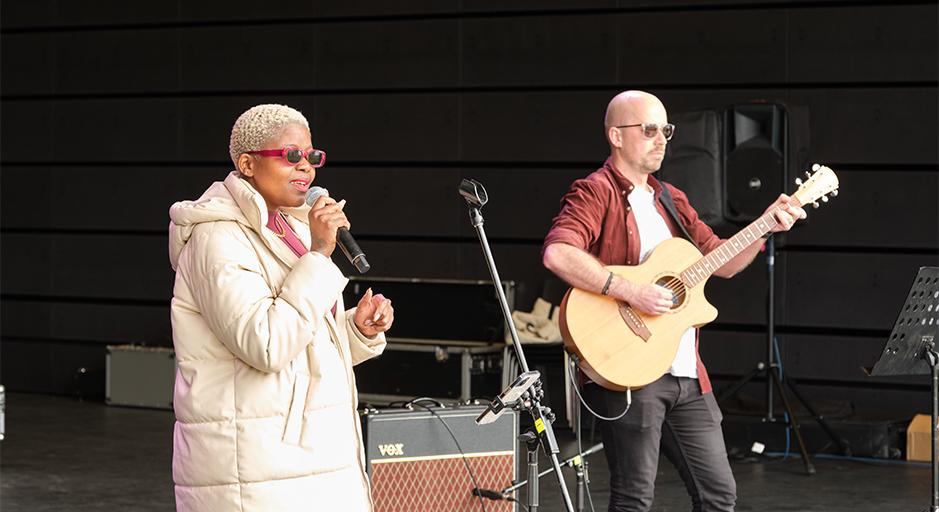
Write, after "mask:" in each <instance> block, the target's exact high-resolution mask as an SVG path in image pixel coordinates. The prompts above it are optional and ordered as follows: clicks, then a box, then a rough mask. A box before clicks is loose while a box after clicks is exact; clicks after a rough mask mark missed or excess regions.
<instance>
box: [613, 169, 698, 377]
mask: <svg viewBox="0 0 939 512" xmlns="http://www.w3.org/2000/svg"><path fill="white" fill-rule="evenodd" d="M629 206H630V207H632V210H633V215H635V216H636V225H637V226H638V227H639V263H642V262H643V261H645V260H646V258H648V257H649V253H651V252H652V249H655V247H656V246H658V245H659V244H660V243H662V242H663V241H665V240H667V239H669V238H672V233H671V231H669V230H668V224H666V223H665V219H664V218H662V215H660V214H659V211H658V210H656V209H655V194H654V192H653V191H652V190H651V189H650V188H649V186H648V185H646V186H645V187H634V188H633V191H632V192H631V193H630V194H629ZM668 373H670V374H672V375H674V376H676V377H692V378H695V379H696V378H698V358H697V355H696V353H695V329H694V327H691V328H690V329H688V330H687V331H685V333H684V334H682V335H681V342H680V343H679V345H678V353H677V354H675V359H674V360H673V361H672V367H671V368H669V369H668Z"/></svg>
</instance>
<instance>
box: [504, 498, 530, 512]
mask: <svg viewBox="0 0 939 512" xmlns="http://www.w3.org/2000/svg"><path fill="white" fill-rule="evenodd" d="M505 501H510V502H512V503H518V504H519V505H521V506H522V508H524V509H525V512H528V505H526V504H524V503H522V502H521V501H518V500H517V499H515V498H511V497H509V496H506V497H505Z"/></svg>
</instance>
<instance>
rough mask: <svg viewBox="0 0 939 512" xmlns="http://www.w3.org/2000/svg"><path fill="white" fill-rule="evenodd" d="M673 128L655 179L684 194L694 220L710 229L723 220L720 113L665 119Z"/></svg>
mask: <svg viewBox="0 0 939 512" xmlns="http://www.w3.org/2000/svg"><path fill="white" fill-rule="evenodd" d="M669 121H670V122H671V123H673V124H674V125H675V127H676V129H675V135H674V136H673V137H672V140H671V141H669V143H668V146H666V152H667V153H666V158H665V162H664V163H663V164H662V168H661V169H660V170H659V171H658V172H657V173H656V177H657V178H658V179H661V180H662V181H667V182H669V183H671V184H672V185H675V186H676V187H678V188H679V189H681V190H682V191H683V192H684V193H685V194H687V195H688V200H689V201H690V202H691V205H692V206H694V208H695V210H697V212H698V217H700V218H701V220H702V221H704V223H705V224H707V225H709V226H711V227H718V226H723V225H726V220H725V218H724V144H723V133H722V127H723V114H722V112H721V111H720V110H717V109H702V110H692V111H690V112H682V113H679V114H677V115H674V116H670V117H669Z"/></svg>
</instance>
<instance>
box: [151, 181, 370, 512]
mask: <svg viewBox="0 0 939 512" xmlns="http://www.w3.org/2000/svg"><path fill="white" fill-rule="evenodd" d="M308 209H309V207H306V206H304V207H300V208H296V209H292V210H286V211H285V213H287V214H288V217H289V221H290V223H291V226H292V227H293V228H294V231H295V232H296V233H297V234H298V235H299V236H300V239H301V240H303V242H304V244H305V245H306V246H307V247H309V242H310V240H309V236H310V234H309V227H308V225H307V223H306V222H307V220H306V219H307V212H308ZM170 218H171V219H172V221H171V223H170V232H169V240H170V244H169V245H170V261H171V263H172V265H173V268H174V269H175V270H176V284H175V287H174V290H173V303H172V307H171V315H172V323H173V343H174V344H175V347H176V360H177V363H178V365H179V371H178V373H177V375H176V390H175V397H174V402H173V405H174V408H175V410H176V420H177V421H176V429H175V433H174V442H173V445H174V451H173V480H174V481H175V483H176V508H177V510H179V511H211V512H224V511H239V512H241V511H293V510H304V511H309V510H343V511H360V510H371V498H370V494H369V489H368V480H367V477H366V474H365V470H364V468H365V462H364V455H363V451H362V433H361V429H360V426H359V421H358V417H357V414H356V407H357V405H358V402H357V399H356V388H355V377H354V376H353V373H352V366H353V365H354V364H357V363H359V362H361V361H364V360H366V359H369V358H371V357H374V356H376V355H378V354H380V353H381V352H382V350H384V347H385V339H384V336H382V335H379V336H377V337H376V338H375V339H369V338H367V337H365V336H364V335H362V334H361V333H360V332H359V331H358V329H356V327H355V325H354V324H353V322H352V318H353V313H354V308H353V309H350V310H349V311H344V306H343V301H342V290H343V288H344V287H345V285H346V283H347V281H348V280H347V279H346V278H345V277H343V275H342V273H341V272H340V271H339V269H338V267H336V265H335V264H333V262H332V261H331V260H330V259H328V258H326V257H324V256H322V255H319V254H316V253H308V254H305V255H303V257H300V258H298V257H297V256H296V255H295V254H294V253H293V251H291V250H290V248H289V247H288V246H287V244H285V243H284V242H283V241H282V240H281V239H280V238H278V237H277V236H276V235H275V234H274V233H273V232H272V231H271V230H270V229H268V228H266V227H264V226H265V225H266V223H267V207H266V205H265V203H264V199H263V198H262V197H261V195H260V194H259V193H258V192H257V191H255V190H254V188H252V187H251V185H250V184H248V183H247V182H246V181H244V180H242V179H241V178H239V177H238V175H237V173H234V172H233V173H231V174H230V175H229V176H228V177H227V178H226V179H225V181H224V182H216V183H214V184H213V185H212V186H211V187H209V189H208V190H206V192H205V193H204V194H203V195H202V197H200V198H199V199H198V200H196V201H183V202H179V203H176V204H174V205H173V206H172V207H171V208H170ZM333 304H336V306H337V309H336V316H335V318H334V317H333V314H332V312H331V309H332V307H333Z"/></svg>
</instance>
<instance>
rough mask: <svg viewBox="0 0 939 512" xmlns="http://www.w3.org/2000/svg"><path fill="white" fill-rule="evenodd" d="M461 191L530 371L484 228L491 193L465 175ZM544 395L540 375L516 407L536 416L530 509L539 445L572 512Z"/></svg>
mask: <svg viewBox="0 0 939 512" xmlns="http://www.w3.org/2000/svg"><path fill="white" fill-rule="evenodd" d="M460 195H461V196H463V198H464V199H465V200H466V203H467V204H468V205H469V216H470V223H471V224H472V225H473V227H474V228H475V229H476V233H477V234H478V235H479V243H480V245H481V246H482V249H483V254H484V255H485V258H486V263H487V264H488V265H489V273H490V275H491V276H492V284H493V286H494V287H495V289H496V295H497V296H498V298H499V305H500V306H502V315H503V317H505V325H506V326H508V328H509V333H510V334H511V335H512V342H513V343H512V344H513V345H514V347H515V356H516V357H517V358H518V364H519V368H520V369H521V371H522V372H527V371H529V369H528V361H527V360H526V359H525V353H524V351H523V350H522V344H521V343H520V342H519V340H518V332H517V331H516V330H515V323H514V322H513V321H512V313H511V312H510V311H509V304H508V301H507V300H506V298H505V292H504V291H503V290H502V281H501V280H500V279H499V271H498V270H496V264H495V261H494V260H493V257H492V251H490V249H489V241H488V240H487V238H486V231H485V229H483V216H482V213H480V211H479V210H480V209H481V208H482V207H483V205H485V204H486V202H488V201H489V197H488V195H487V194H486V189H485V188H483V185H482V183H479V182H478V181H476V180H470V179H464V180H463V181H462V182H461V183H460ZM543 397H544V390H543V389H542V383H541V379H540V378H539V379H538V380H537V381H535V383H534V384H533V385H532V386H531V388H529V389H528V391H526V392H525V393H524V394H523V395H522V397H521V399H520V400H518V401H517V402H516V405H515V407H516V408H518V409H520V410H525V411H528V413H529V414H530V415H531V418H532V420H534V429H533V430H529V431H527V432H525V433H524V434H522V435H521V436H520V438H521V439H522V440H524V441H526V445H527V446H528V510H529V511H530V512H536V511H537V509H538V445H539V444H540V445H541V447H542V448H543V449H544V451H545V453H546V454H547V455H548V457H550V459H551V465H552V466H553V468H554V474H555V475H557V480H558V486H559V487H560V489H561V496H563V498H564V505H565V507H566V510H567V511H568V512H574V505H573V503H571V496H570V494H569V493H568V490H567V485H566V484H565V483H564V476H563V475H562V474H561V466H560V463H559V462H558V454H559V453H560V452H561V450H560V449H559V448H558V441H557V438H556V437H555V435H554V429H553V428H552V426H551V421H552V420H553V417H554V415H553V414H552V413H551V411H550V409H548V408H547V407H545V406H543V405H541V399H542V398H543Z"/></svg>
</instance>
